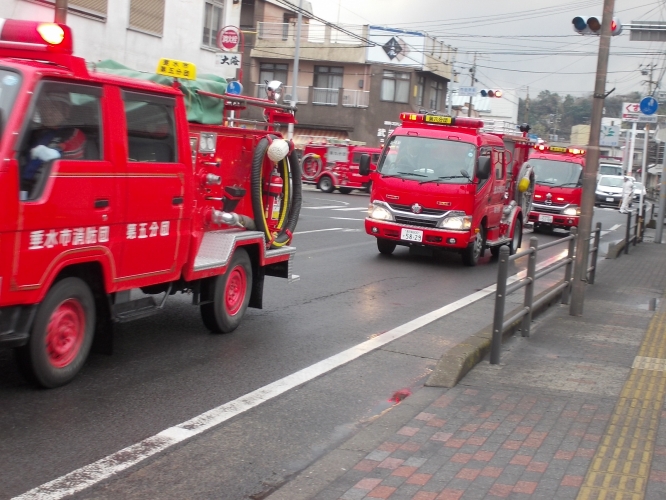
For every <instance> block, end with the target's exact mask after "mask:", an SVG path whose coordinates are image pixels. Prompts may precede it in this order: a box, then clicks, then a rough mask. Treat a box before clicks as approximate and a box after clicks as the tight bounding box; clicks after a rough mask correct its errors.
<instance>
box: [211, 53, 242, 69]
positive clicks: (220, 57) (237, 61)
mask: <svg viewBox="0 0 666 500" xmlns="http://www.w3.org/2000/svg"><path fill="white" fill-rule="evenodd" d="M242 62H243V54H241V53H240V52H227V53H224V52H218V53H217V54H215V64H217V65H218V66H225V67H227V68H234V69H238V68H240V67H241V63H242Z"/></svg>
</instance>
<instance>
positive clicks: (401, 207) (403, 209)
mask: <svg viewBox="0 0 666 500" xmlns="http://www.w3.org/2000/svg"><path fill="white" fill-rule="evenodd" d="M388 206H389V207H391V208H392V209H393V210H400V211H401V212H411V211H412V206H411V205H398V204H397V203H389V204H388ZM446 212H448V210H437V209H436V208H425V207H424V208H422V209H421V213H422V214H425V215H437V216H440V215H444V214H445V213H446Z"/></svg>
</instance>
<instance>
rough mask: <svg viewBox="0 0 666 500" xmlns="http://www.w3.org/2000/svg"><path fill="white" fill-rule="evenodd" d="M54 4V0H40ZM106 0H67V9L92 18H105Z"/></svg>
mask: <svg viewBox="0 0 666 500" xmlns="http://www.w3.org/2000/svg"><path fill="white" fill-rule="evenodd" d="M41 3H47V4H51V5H54V6H55V0H41ZM108 3H109V2H108V0H69V2H68V5H67V10H68V11H69V12H72V13H75V14H80V15H81V14H82V15H85V16H88V17H91V18H93V19H97V20H103V19H106V12H107V7H108Z"/></svg>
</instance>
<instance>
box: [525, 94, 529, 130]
mask: <svg viewBox="0 0 666 500" xmlns="http://www.w3.org/2000/svg"><path fill="white" fill-rule="evenodd" d="M529 122H530V87H529V85H528V86H527V95H526V96H525V123H529Z"/></svg>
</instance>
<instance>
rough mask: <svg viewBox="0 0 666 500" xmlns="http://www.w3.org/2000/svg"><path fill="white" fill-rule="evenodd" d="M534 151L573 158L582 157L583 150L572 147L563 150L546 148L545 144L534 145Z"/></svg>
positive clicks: (555, 147)
mask: <svg viewBox="0 0 666 500" xmlns="http://www.w3.org/2000/svg"><path fill="white" fill-rule="evenodd" d="M534 149H536V150H537V151H539V152H542V153H565V154H570V155H575V156H584V155H585V150H584V149H583V148H578V147H574V146H569V147H568V148H564V147H562V146H547V145H546V144H535V145H534Z"/></svg>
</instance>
